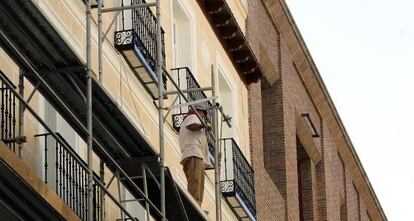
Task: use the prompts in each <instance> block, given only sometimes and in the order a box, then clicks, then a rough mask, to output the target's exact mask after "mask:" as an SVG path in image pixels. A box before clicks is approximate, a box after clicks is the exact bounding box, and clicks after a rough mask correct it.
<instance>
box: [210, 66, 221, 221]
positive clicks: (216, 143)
mask: <svg viewBox="0 0 414 221" xmlns="http://www.w3.org/2000/svg"><path fill="white" fill-rule="evenodd" d="M211 87H212V88H213V90H212V97H213V100H212V103H213V108H214V116H213V119H214V120H213V130H214V135H215V138H214V147H215V148H216V151H215V156H214V158H215V160H214V177H215V181H214V187H215V197H216V221H220V220H221V191H220V160H221V159H220V155H221V154H220V146H219V145H220V143H219V137H218V105H217V98H216V75H215V73H214V66H213V65H211Z"/></svg>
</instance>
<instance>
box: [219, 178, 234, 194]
mask: <svg viewBox="0 0 414 221" xmlns="http://www.w3.org/2000/svg"><path fill="white" fill-rule="evenodd" d="M220 188H221V192H222V193H232V192H234V181H233V180H227V181H222V182H221V183H220Z"/></svg>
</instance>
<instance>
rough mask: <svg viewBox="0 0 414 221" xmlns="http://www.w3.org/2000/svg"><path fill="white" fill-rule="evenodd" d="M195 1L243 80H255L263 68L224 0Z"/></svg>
mask: <svg viewBox="0 0 414 221" xmlns="http://www.w3.org/2000/svg"><path fill="white" fill-rule="evenodd" d="M197 2H198V5H199V6H200V8H201V10H202V11H203V13H204V15H205V16H206V18H207V20H208V22H209V23H210V25H211V27H212V29H213V31H214V33H215V34H216V36H217V38H218V39H219V41H220V43H221V45H222V46H223V48H224V49H225V51H226V53H227V55H228V56H229V58H230V60H231V61H232V63H233V65H234V67H235V68H236V70H237V72H238V73H239V75H240V77H241V79H242V80H243V82H244V83H246V84H250V83H253V82H257V81H258V80H259V79H260V78H261V77H262V75H263V70H262V68H261V67H260V65H259V62H258V61H257V59H256V56H255V55H254V53H253V50H252V49H251V48H250V45H249V43H248V41H247V39H246V37H245V36H244V34H243V32H242V30H241V29H240V26H239V25H238V23H237V21H236V18H235V17H234V15H233V13H232V12H231V9H230V7H229V6H228V5H227V3H226V1H225V0H197Z"/></svg>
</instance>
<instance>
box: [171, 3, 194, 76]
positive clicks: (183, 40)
mask: <svg viewBox="0 0 414 221" xmlns="http://www.w3.org/2000/svg"><path fill="white" fill-rule="evenodd" d="M172 2H173V3H172V4H173V6H172V10H173V21H172V22H173V24H172V27H173V30H172V38H173V39H172V44H173V45H172V48H173V68H178V67H188V68H190V70H193V52H192V50H193V48H194V47H193V38H192V26H191V18H190V16H189V15H188V13H187V12H186V11H185V9H184V8H183V7H182V6H181V4H180V2H179V1H172Z"/></svg>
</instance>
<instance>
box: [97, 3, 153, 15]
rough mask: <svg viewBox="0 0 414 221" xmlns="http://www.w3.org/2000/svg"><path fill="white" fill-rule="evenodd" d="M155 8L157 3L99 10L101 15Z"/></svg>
mask: <svg viewBox="0 0 414 221" xmlns="http://www.w3.org/2000/svg"><path fill="white" fill-rule="evenodd" d="M154 6H157V3H155V2H154V3H145V4H137V5H128V6H120V7H113V8H104V9H102V10H101V12H102V13H106V12H115V11H123V10H129V9H136V8H148V7H154Z"/></svg>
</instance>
